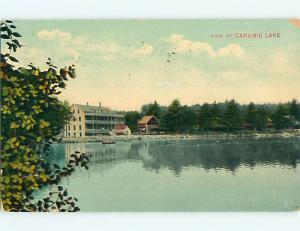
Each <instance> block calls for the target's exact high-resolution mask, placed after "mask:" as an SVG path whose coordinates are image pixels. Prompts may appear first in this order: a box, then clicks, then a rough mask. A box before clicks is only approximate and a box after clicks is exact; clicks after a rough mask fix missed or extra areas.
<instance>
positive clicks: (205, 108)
mask: <svg viewBox="0 0 300 231" xmlns="http://www.w3.org/2000/svg"><path fill="white" fill-rule="evenodd" d="M211 119H212V118H211V108H210V105H209V104H208V103H204V104H203V105H202V107H201V109H200V112H199V128H200V129H202V130H208V129H210V128H212V124H211Z"/></svg>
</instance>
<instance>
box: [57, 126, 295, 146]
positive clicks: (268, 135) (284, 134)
mask: <svg viewBox="0 0 300 231" xmlns="http://www.w3.org/2000/svg"><path fill="white" fill-rule="evenodd" d="M292 137H299V138H300V129H297V130H289V131H288V130H286V131H281V132H261V133H259V132H253V133H247V132H241V133H207V134H147V135H141V134H139V135H130V136H126V135H118V136H117V135H114V136H107V135H103V136H95V137H78V138H62V140H61V141H60V143H88V142H103V141H107V140H109V141H113V142H116V141H124V142H127V141H134V140H141V141H142V140H216V141H217V140H234V139H243V138H255V139H273V138H292Z"/></svg>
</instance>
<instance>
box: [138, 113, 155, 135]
mask: <svg viewBox="0 0 300 231" xmlns="http://www.w3.org/2000/svg"><path fill="white" fill-rule="evenodd" d="M138 128H139V132H140V133H142V134H153V133H158V131H159V120H158V119H157V118H156V117H155V116H153V115H147V116H144V117H143V118H142V119H141V120H140V121H139V122H138Z"/></svg>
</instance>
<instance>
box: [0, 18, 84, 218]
mask: <svg viewBox="0 0 300 231" xmlns="http://www.w3.org/2000/svg"><path fill="white" fill-rule="evenodd" d="M15 28H16V26H15V25H14V24H13V23H12V21H9V20H7V21H4V22H1V42H2V41H7V42H6V44H7V45H8V52H7V53H5V54H2V51H3V50H4V49H1V57H0V59H1V60H0V61H1V62H0V67H1V71H0V78H1V88H2V89H1V105H2V107H1V178H0V196H1V200H0V202H1V206H3V208H4V209H5V210H6V211H51V210H58V211H73V212H75V211H78V210H79V208H78V207H77V206H76V201H77V199H76V198H73V197H70V196H68V192H67V190H64V189H63V187H61V186H58V187H57V191H54V192H51V193H50V194H49V197H46V198H44V199H43V200H38V201H34V200H33V199H34V198H33V196H32V195H33V193H34V192H35V191H37V190H40V189H41V188H42V187H44V186H47V185H53V184H54V185H58V184H59V182H60V180H61V178H62V177H65V176H68V175H70V174H71V173H72V172H73V171H74V170H75V169H74V166H78V165H80V166H81V167H85V168H88V166H87V162H88V160H89V159H88V157H87V156H86V155H85V154H80V153H77V152H76V153H75V154H72V156H71V157H72V159H71V160H70V161H69V163H68V164H67V165H66V166H64V167H60V166H58V165H56V164H54V165H51V164H49V163H48V162H47V161H46V160H45V158H44V156H45V153H47V151H48V150H49V146H50V145H51V143H52V142H53V141H55V140H56V139H57V136H58V135H59V134H60V132H61V130H62V128H63V127H64V125H65V124H66V122H67V121H68V120H69V119H70V116H71V114H70V110H69V108H68V106H67V105H65V104H64V103H62V102H60V101H59V100H58V99H57V95H58V94H60V90H61V89H63V88H65V86H66V81H67V80H69V78H75V68H74V66H69V67H68V68H61V69H60V70H58V68H57V67H56V66H54V65H53V64H52V62H51V59H50V58H49V59H48V61H47V63H46V64H47V65H48V68H47V70H40V69H39V68H38V67H36V66H35V65H33V64H29V65H28V67H19V68H16V67H15V66H14V65H13V64H12V63H11V62H13V63H17V62H18V60H17V59H16V58H15V57H13V56H12V54H13V53H15V52H16V51H17V50H18V49H19V48H21V47H22V45H21V44H20V42H19V40H18V38H19V37H21V35H20V34H19V33H18V32H16V31H14V29H15Z"/></svg>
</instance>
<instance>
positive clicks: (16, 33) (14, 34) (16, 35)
mask: <svg viewBox="0 0 300 231" xmlns="http://www.w3.org/2000/svg"><path fill="white" fill-rule="evenodd" d="M12 35H13V36H15V37H22V36H21V35H20V34H19V33H18V32H14V33H12Z"/></svg>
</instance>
